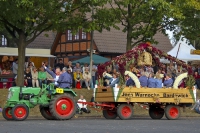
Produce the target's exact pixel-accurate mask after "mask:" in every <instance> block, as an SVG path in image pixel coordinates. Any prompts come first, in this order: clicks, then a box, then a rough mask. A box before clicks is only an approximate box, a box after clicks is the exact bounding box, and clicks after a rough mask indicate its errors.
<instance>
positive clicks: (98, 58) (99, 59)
mask: <svg viewBox="0 0 200 133" xmlns="http://www.w3.org/2000/svg"><path fill="white" fill-rule="evenodd" d="M92 60H93V61H94V64H100V63H105V62H107V61H109V60H110V59H108V58H105V57H102V56H99V55H95V54H93V56H92ZM77 62H79V63H81V64H84V63H88V64H89V63H90V56H87V57H84V58H81V59H79V60H75V61H73V62H72V63H73V64H75V63H77Z"/></svg>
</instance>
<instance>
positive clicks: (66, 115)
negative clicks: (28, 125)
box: [49, 93, 76, 120]
mask: <svg viewBox="0 0 200 133" xmlns="http://www.w3.org/2000/svg"><path fill="white" fill-rule="evenodd" d="M49 110H50V112H51V114H52V115H53V117H55V118H56V119H58V120H68V119H71V118H72V117H73V116H74V115H75V113H76V102H75V100H74V98H73V97H72V96H71V95H70V94H66V93H65V94H62V95H56V96H55V97H54V98H53V99H52V100H51V102H50V105H49Z"/></svg>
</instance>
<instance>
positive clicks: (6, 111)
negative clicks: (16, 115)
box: [2, 107, 13, 121]
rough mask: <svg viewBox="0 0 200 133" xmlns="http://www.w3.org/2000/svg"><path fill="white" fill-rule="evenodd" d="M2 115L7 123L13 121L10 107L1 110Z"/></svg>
mask: <svg viewBox="0 0 200 133" xmlns="http://www.w3.org/2000/svg"><path fill="white" fill-rule="evenodd" d="M2 115H3V117H4V118H5V119H6V120H8V121H10V120H13V117H12V108H11V107H6V108H3V110H2Z"/></svg>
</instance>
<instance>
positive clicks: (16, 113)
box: [12, 104, 29, 121]
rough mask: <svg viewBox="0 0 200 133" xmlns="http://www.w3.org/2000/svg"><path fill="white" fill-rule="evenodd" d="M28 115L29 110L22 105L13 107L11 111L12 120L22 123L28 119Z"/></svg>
mask: <svg viewBox="0 0 200 133" xmlns="http://www.w3.org/2000/svg"><path fill="white" fill-rule="evenodd" d="M28 115H29V109H28V107H27V106H26V105H24V104H18V105H15V107H13V109H12V117H13V118H14V120H17V121H23V120H25V119H26V118H27V117H28Z"/></svg>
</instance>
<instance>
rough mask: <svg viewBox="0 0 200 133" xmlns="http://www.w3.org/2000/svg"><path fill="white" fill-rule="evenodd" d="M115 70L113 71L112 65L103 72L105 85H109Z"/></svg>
mask: <svg viewBox="0 0 200 133" xmlns="http://www.w3.org/2000/svg"><path fill="white" fill-rule="evenodd" d="M112 74H113V72H112V71H111V68H110V67H107V70H106V71H105V72H104V73H103V80H104V83H103V84H104V86H108V85H109V82H110V79H111V78H112Z"/></svg>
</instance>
